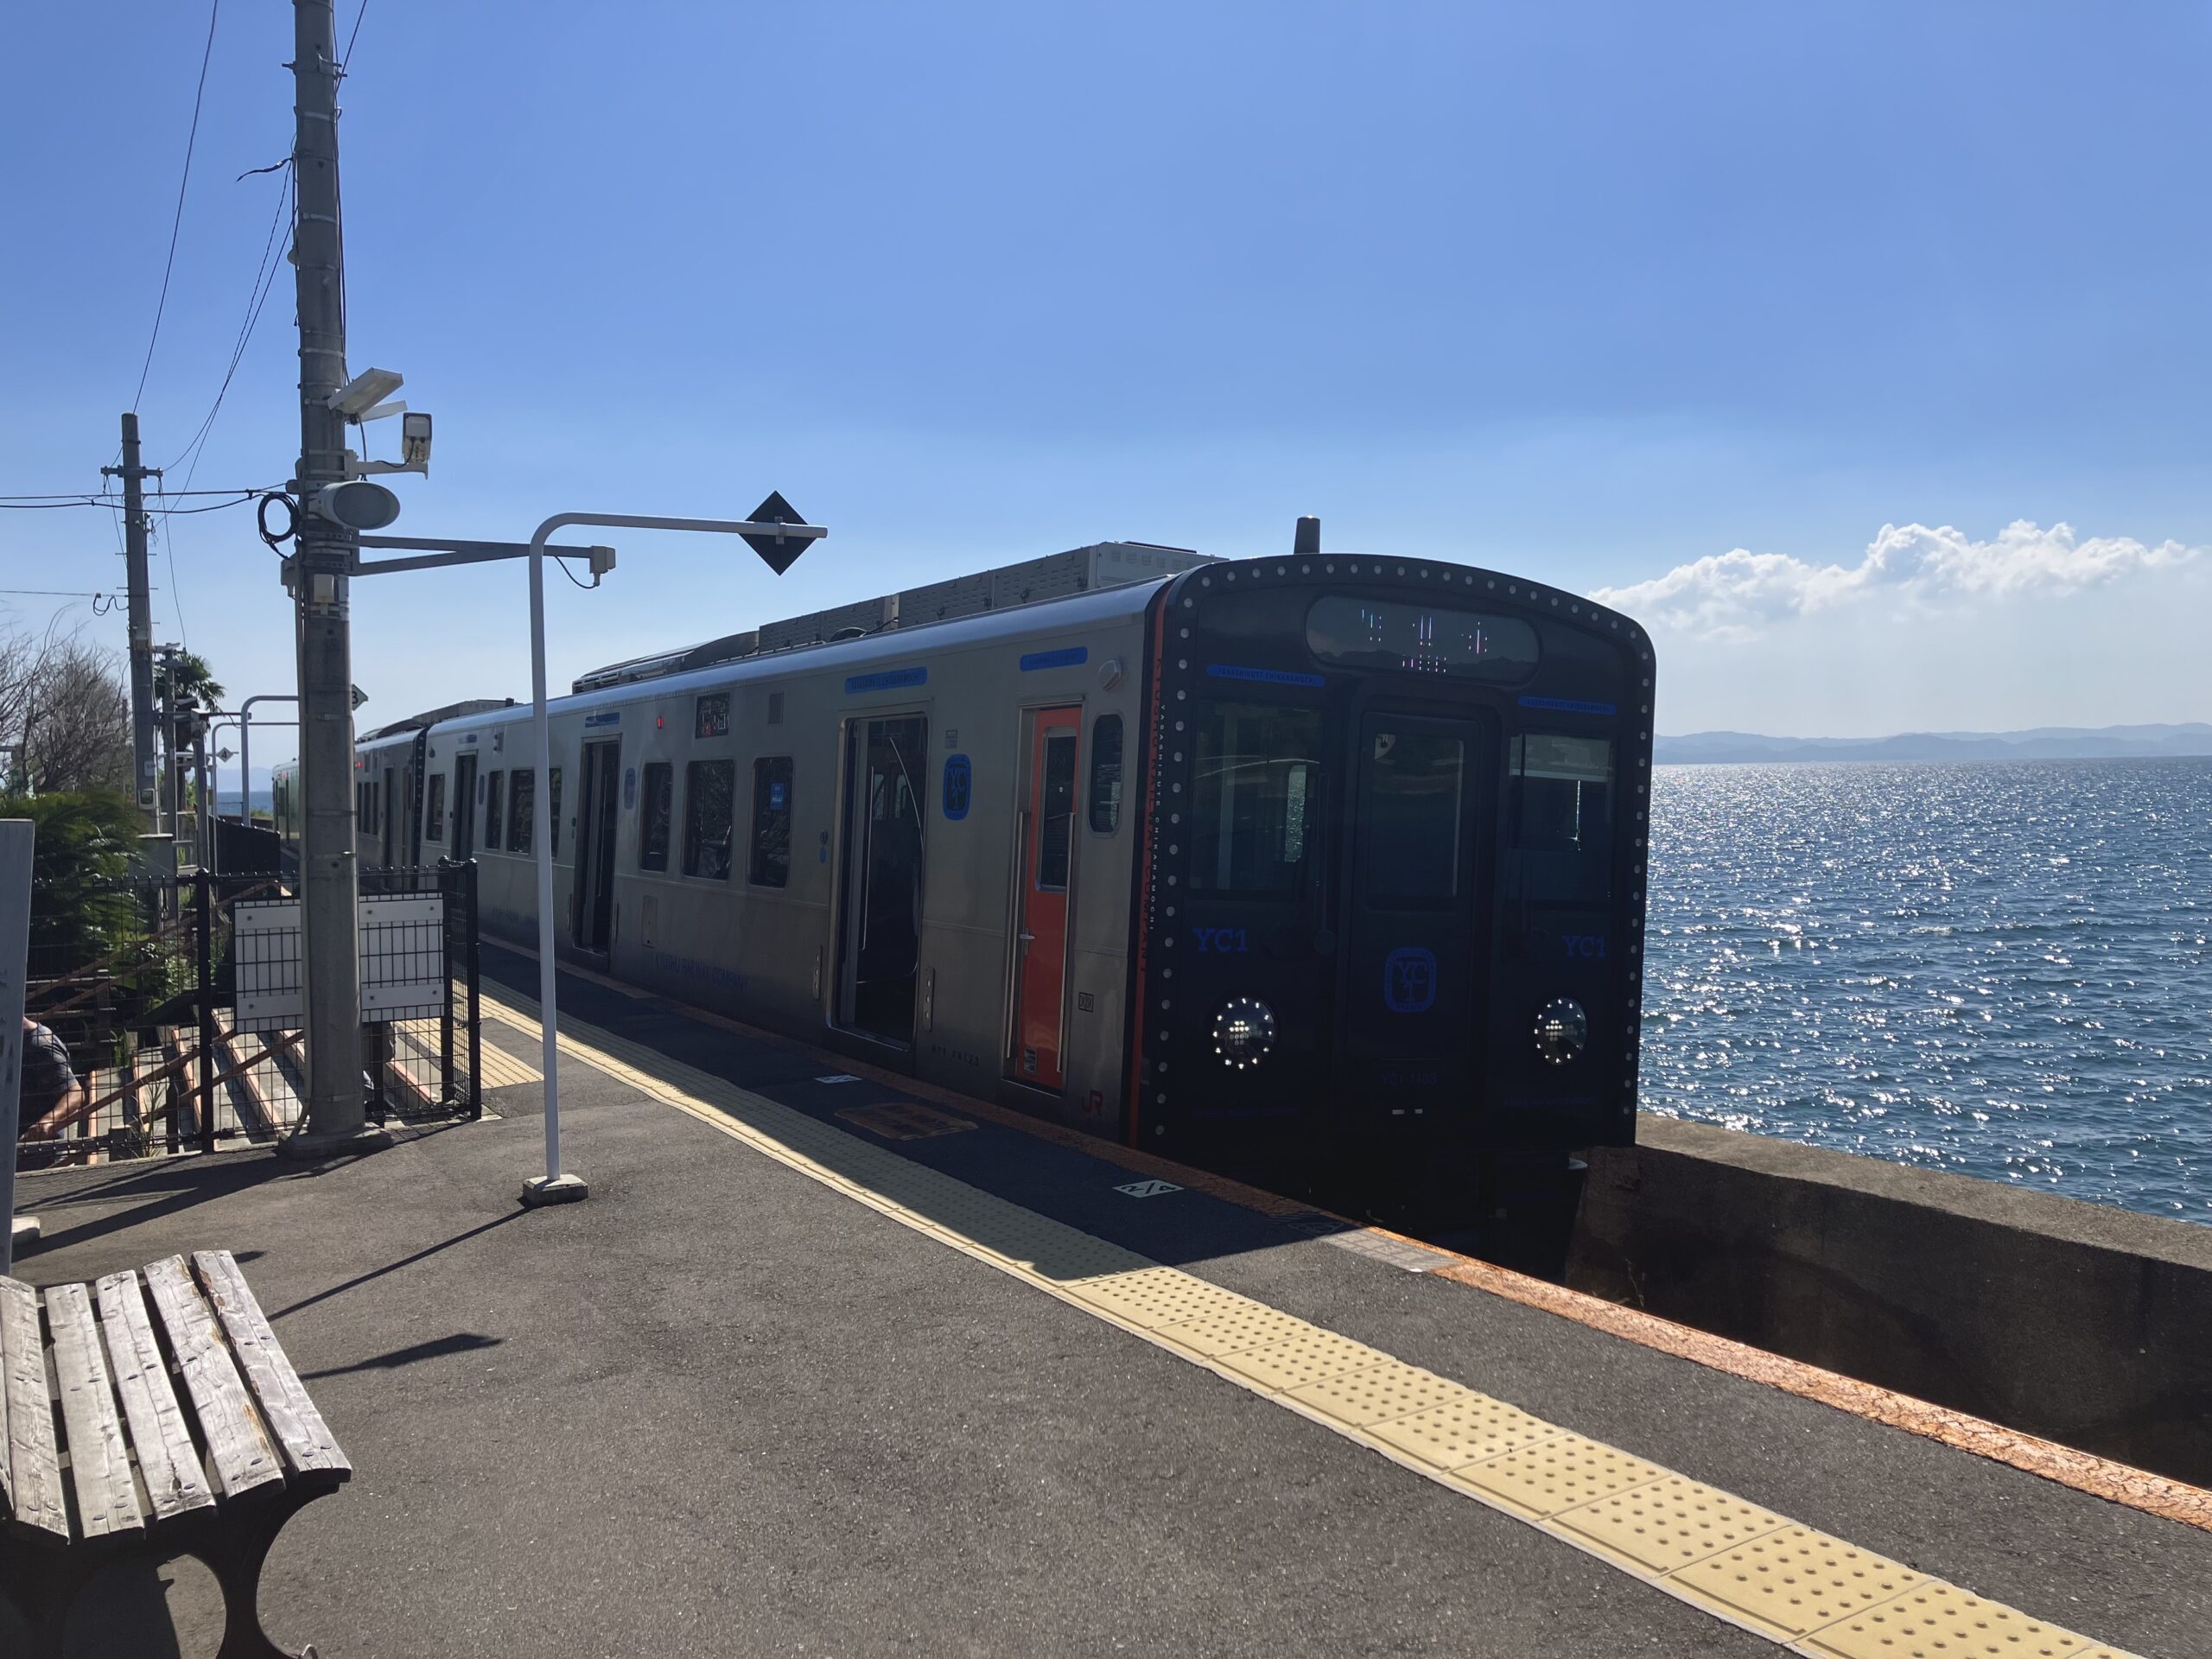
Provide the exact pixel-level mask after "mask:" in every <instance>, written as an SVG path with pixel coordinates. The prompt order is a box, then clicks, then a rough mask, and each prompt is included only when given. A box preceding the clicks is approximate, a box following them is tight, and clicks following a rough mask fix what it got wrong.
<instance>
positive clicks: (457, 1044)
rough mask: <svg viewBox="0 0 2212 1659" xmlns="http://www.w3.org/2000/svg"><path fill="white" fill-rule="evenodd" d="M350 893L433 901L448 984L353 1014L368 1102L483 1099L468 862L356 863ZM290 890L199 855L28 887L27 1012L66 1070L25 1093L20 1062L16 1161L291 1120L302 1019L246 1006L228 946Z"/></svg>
mask: <svg viewBox="0 0 2212 1659" xmlns="http://www.w3.org/2000/svg"><path fill="white" fill-rule="evenodd" d="M362 895H363V897H364V898H393V897H418V898H425V899H428V898H435V899H440V900H441V901H442V906H440V912H441V913H440V916H439V919H438V924H437V925H439V926H440V928H441V929H442V941H441V944H442V956H443V961H444V966H445V972H444V984H443V987H442V995H439V996H435V997H434V998H433V1000H432V1001H429V1002H428V1003H422V1002H417V1003H416V1004H414V1005H412V1006H410V1007H404V1008H401V1009H395V1010H391V1012H390V1013H389V1014H388V1015H387V1016H385V1017H376V1018H372V1019H371V1020H365V1022H364V1024H363V1027H362V1041H361V1048H362V1066H363V1077H362V1087H363V1092H364V1098H365V1102H366V1105H367V1109H368V1112H369V1115H370V1116H371V1117H372V1118H374V1119H376V1120H377V1121H378V1122H391V1121H393V1120H400V1121H410V1122H411V1121H423V1120H429V1119H441V1118H447V1117H451V1116H475V1115H477V1114H478V1113H479V1112H480V1110H481V1109H482V1105H481V1103H482V1089H481V1084H480V1077H481V1068H480V1054H481V1049H480V1041H479V1036H478V1029H477V1021H478V1004H477V911H476V867H475V865H474V863H465V864H451V863H448V864H441V865H438V866H436V867H435V868H427V869H419V870H389V871H386V870H376V871H364V872H363V873H362ZM287 898H289V894H288V893H286V891H285V890H284V888H283V885H282V882H281V879H280V878H279V877H277V876H276V875H273V874H243V875H242V874H220V875H219V874H211V873H209V872H207V871H204V870H187V871H185V872H183V873H182V874H180V875H178V876H177V877H175V879H174V880H165V879H163V878H162V877H160V876H154V877H149V878H143V879H137V880H130V881H127V882H121V883H113V884H107V885H104V886H101V887H98V888H96V889H92V890H89V891H88V890H86V889H85V888H82V887H74V888H71V889H69V890H68V891H67V892H59V891H57V892H41V891H38V890H34V892H33V893H32V898H31V912H32V939H33V943H32V947H31V952H30V960H29V964H28V966H29V976H28V980H29V982H28V985H27V995H26V999H25V1011H26V1012H27V1013H28V1014H29V1016H30V1017H31V1018H32V1019H33V1020H36V1021H37V1022H38V1023H39V1024H41V1025H42V1026H44V1027H47V1028H48V1030H49V1031H51V1032H52V1033H54V1036H55V1037H56V1038H58V1039H60V1041H61V1042H62V1044H64V1045H65V1046H67V1050H68V1053H69V1059H70V1068H71V1070H72V1071H73V1073H74V1074H75V1077H76V1084H75V1086H74V1087H73V1088H70V1089H67V1090H60V1091H59V1092H56V1091H54V1090H45V1091H42V1092H37V1091H35V1090H34V1087H33V1084H34V1077H33V1076H32V1071H33V1070H34V1068H32V1067H29V1066H27V1068H26V1076H25V1078H24V1092H23V1098H22V1128H21V1132H20V1137H19V1139H18V1141H17V1142H16V1166H17V1167H18V1168H21V1169H37V1168H46V1167H50V1166H54V1165H58V1164H87V1163H99V1162H105V1161H108V1160H114V1159H119V1158H138V1157H146V1156H149V1155H158V1154H168V1153H178V1152H184V1151H194V1150H197V1151H202V1152H212V1151H213V1150H215V1149H216V1148H217V1147H229V1146H250V1145H256V1144H267V1143H270V1142H272V1141H277V1140H278V1139H280V1138H281V1137H282V1136H283V1135H286V1134H288V1133H289V1132H290V1131H291V1130H292V1129H294V1128H296V1127H298V1125H299V1122H300V1120H301V1118H302V1116H303V1114H304V1110H305V1108H304V1101H305V1099H306V1096H307V1089H308V1085H307V1072H306V1065H305V1057H304V1054H303V1052H302V1041H303V1039H302V1033H301V1032H300V1031H298V1030H297V1029H296V1028H289V1029H287V1028H277V1029H270V1028H269V1027H268V1026H267V1023H266V1022H265V1021H264V1022H254V1021H251V1020H243V1021H242V1020H241V1018H240V1007H239V997H238V961H237V959H236V957H235V955H234V952H233V948H232V947H233V943H234V935H235V933H236V921H237V917H238V906H241V905H246V906H249V907H251V906H253V905H255V904H257V903H262V902H265V901H270V900H283V899H287ZM42 906H43V907H44V910H45V914H44V917H43V919H44V920H45V921H46V922H47V923H48V925H47V926H45V927H44V928H41V919H42V918H41V907H42ZM65 910H66V912H67V916H66V918H64V917H63V915H62V912H64V911H65ZM364 966H365V969H366V970H367V972H368V974H369V975H370V976H373V973H374V970H375V967H374V963H372V962H369V961H366V960H365V963H364ZM27 1058H28V1057H27Z"/></svg>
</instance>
